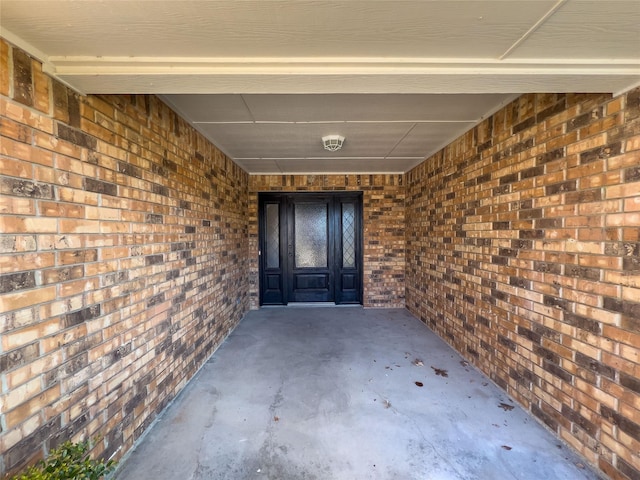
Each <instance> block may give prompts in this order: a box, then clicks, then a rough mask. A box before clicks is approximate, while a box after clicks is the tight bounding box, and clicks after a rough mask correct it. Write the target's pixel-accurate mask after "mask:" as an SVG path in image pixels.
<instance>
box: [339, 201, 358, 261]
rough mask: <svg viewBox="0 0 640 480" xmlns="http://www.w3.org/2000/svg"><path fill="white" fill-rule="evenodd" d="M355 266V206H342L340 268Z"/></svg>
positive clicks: (348, 204)
mask: <svg viewBox="0 0 640 480" xmlns="http://www.w3.org/2000/svg"><path fill="white" fill-rule="evenodd" d="M355 266H356V206H355V205H354V204H353V203H343V204H342V268H355Z"/></svg>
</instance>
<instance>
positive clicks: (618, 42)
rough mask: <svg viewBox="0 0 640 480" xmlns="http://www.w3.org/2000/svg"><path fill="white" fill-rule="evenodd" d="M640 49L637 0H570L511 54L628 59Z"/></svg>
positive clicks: (531, 56)
mask: <svg viewBox="0 0 640 480" xmlns="http://www.w3.org/2000/svg"><path fill="white" fill-rule="evenodd" d="M639 52H640V1H638V0H606V1H602V0H572V1H570V2H566V3H564V4H563V5H562V7H561V8H559V9H558V10H557V12H556V13H555V14H554V15H553V16H551V17H550V18H549V19H548V20H547V21H546V22H544V24H542V25H541V26H540V27H539V28H538V29H537V30H536V31H535V32H533V33H532V34H531V36H530V37H528V38H527V39H526V41H524V42H523V43H522V44H521V45H520V46H518V47H517V48H516V49H514V51H513V54H512V55H511V57H510V58H513V59H518V58H535V59H539V58H548V59H565V58H576V59H608V60H615V59H631V58H636V59H637V58H638V54H639Z"/></svg>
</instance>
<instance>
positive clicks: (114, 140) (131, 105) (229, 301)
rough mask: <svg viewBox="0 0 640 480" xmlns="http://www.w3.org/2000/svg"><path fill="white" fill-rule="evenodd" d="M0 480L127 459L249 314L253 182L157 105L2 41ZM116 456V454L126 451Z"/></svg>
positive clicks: (0, 141) (0, 92)
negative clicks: (70, 453) (94, 91)
mask: <svg viewBox="0 0 640 480" xmlns="http://www.w3.org/2000/svg"><path fill="white" fill-rule="evenodd" d="M0 72H1V73H0V135H1V136H0V272H1V274H0V334H1V344H0V375H1V389H2V390H1V393H0V405H1V407H0V412H1V417H0V452H2V455H1V460H0V477H3V474H4V473H10V472H12V471H14V470H15V469H17V468H19V467H21V466H22V465H24V464H25V463H27V462H30V461H32V460H33V459H34V458H38V457H40V456H42V455H43V453H44V452H45V451H46V450H48V449H49V448H51V447H53V446H55V445H57V444H59V443H60V442H61V441H63V440H65V439H68V438H72V439H75V440H78V439H81V438H95V437H98V438H99V440H98V443H97V445H96V447H95V449H94V454H95V455H100V456H107V457H108V456H111V455H112V454H114V452H116V451H117V452H116V457H120V456H121V454H122V453H123V452H124V451H126V450H127V449H129V448H130V447H131V445H132V443H133V442H134V441H135V440H136V439H137V438H138V437H139V436H140V434H141V433H142V432H143V430H144V429H145V428H146V427H147V426H148V425H149V424H150V422H151V421H152V420H153V418H154V417H155V416H156V415H157V413H158V412H159V411H160V410H162V409H163V407H164V406H166V405H167V403H168V402H169V401H170V400H171V399H172V398H173V397H174V396H175V395H176V393H177V392H178V391H179V390H180V389H181V388H182V387H183V386H184V385H185V383H186V382H187V380H188V379H189V378H191V377H192V376H193V374H194V373H195V372H196V370H197V369H198V367H199V366H200V365H202V363H203V362H204V361H205V360H206V358H207V357H208V356H209V355H210V354H211V353H212V352H213V351H214V349H215V348H216V346H217V345H218V344H219V343H220V342H221V341H222V340H223V338H224V337H225V336H226V335H227V333H228V332H229V331H230V330H231V329H232V328H233V327H234V326H235V325H236V324H237V322H238V321H239V320H240V318H241V317H242V315H243V313H244V312H245V311H246V310H247V309H248V306H249V296H248V286H249V276H248V270H247V267H248V263H247V259H248V241H247V238H248V232H247V226H248V222H247V221H248V202H247V200H248V195H247V187H248V175H247V174H246V173H245V172H244V171H242V170H241V169H240V168H239V167H237V166H236V165H235V164H234V163H232V162H231V161H230V160H228V159H227V158H225V156H224V155H223V154H221V153H220V152H219V151H218V150H216V149H215V147H213V146H212V145H211V144H209V143H208V142H207V141H205V140H204V138H203V137H201V136H200V135H199V134H198V133H196V132H195V131H194V130H193V129H191V128H190V127H189V126H188V125H187V124H186V123H185V122H184V121H183V120H181V119H180V118H179V117H177V116H176V115H175V114H174V113H173V112H172V111H171V110H170V109H169V108H168V107H166V106H165V105H163V104H162V103H161V102H160V101H159V100H158V99H156V98H155V97H152V96H129V95H123V96H99V97H97V96H88V97H79V96H78V95H76V94H74V93H73V92H71V91H70V90H68V89H67V88H66V87H64V86H63V85H61V84H59V83H57V82H55V81H52V80H51V79H50V78H48V77H47V76H45V75H43V73H42V69H41V65H40V64H39V63H38V62H37V61H34V60H32V59H31V58H29V57H28V56H27V55H26V54H25V53H23V52H22V51H20V50H18V49H13V48H11V47H10V46H9V45H8V44H6V43H5V42H3V41H0ZM118 449H120V450H118Z"/></svg>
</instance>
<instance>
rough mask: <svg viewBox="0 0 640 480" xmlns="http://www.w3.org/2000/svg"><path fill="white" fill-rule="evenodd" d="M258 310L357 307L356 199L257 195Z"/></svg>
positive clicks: (358, 196) (358, 221)
mask: <svg viewBox="0 0 640 480" xmlns="http://www.w3.org/2000/svg"><path fill="white" fill-rule="evenodd" d="M258 204H259V209H258V211H259V217H258V218H259V227H260V228H259V245H260V251H259V254H260V304H261V305H286V304H288V303H290V302H335V303H336V304H346V303H362V194H360V193H345V192H341V193H339V194H335V193H322V194H308V193H304V194H303V193H300V194H292V193H290V194H285V193H279V194H275V193H264V194H260V195H259V199H258Z"/></svg>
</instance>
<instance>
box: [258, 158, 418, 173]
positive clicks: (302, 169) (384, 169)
mask: <svg viewBox="0 0 640 480" xmlns="http://www.w3.org/2000/svg"><path fill="white" fill-rule="evenodd" d="M417 163H419V160H418V161H416V160H415V159H386V158H357V159H353V158H352V159H345V158H322V159H312V158H308V159H283V160H278V165H279V166H280V169H281V171H282V172H283V173H290V174H304V173H307V174H313V173H404V172H406V171H407V170H409V169H410V168H412V167H413V166H415V165H416V164H417ZM260 173H266V172H260Z"/></svg>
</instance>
